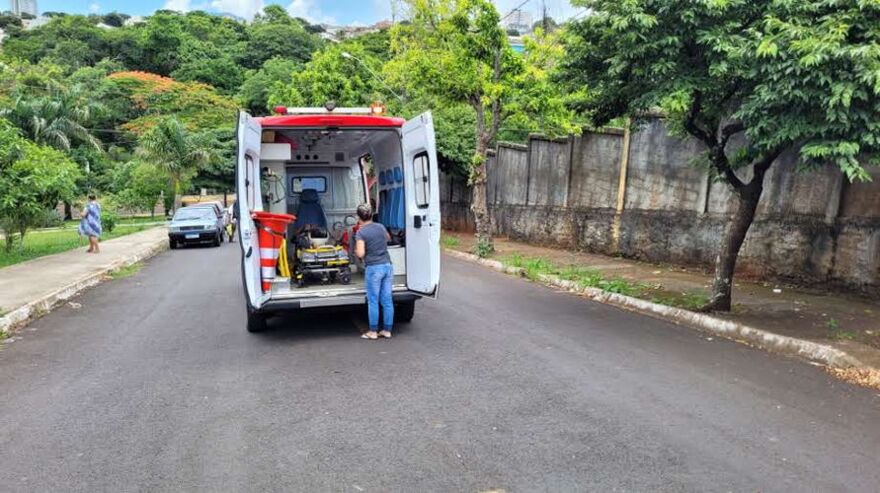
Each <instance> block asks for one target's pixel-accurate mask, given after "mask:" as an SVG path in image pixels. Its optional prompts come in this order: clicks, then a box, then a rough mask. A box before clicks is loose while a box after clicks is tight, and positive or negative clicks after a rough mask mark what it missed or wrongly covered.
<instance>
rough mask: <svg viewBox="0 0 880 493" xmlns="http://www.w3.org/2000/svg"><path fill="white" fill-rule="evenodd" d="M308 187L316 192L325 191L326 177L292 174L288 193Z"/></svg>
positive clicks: (298, 191) (299, 191)
mask: <svg viewBox="0 0 880 493" xmlns="http://www.w3.org/2000/svg"><path fill="white" fill-rule="evenodd" d="M309 188H311V189H313V190H315V191H316V192H318V193H325V192H326V191H327V178H326V177H323V176H294V177H293V178H292V179H291V181H290V193H291V194H294V193H302V191H303V190H308V189H309Z"/></svg>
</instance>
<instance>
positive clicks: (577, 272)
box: [502, 254, 647, 296]
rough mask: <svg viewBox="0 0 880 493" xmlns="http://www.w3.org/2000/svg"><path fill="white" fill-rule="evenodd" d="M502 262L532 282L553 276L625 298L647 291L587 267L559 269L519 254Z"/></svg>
mask: <svg viewBox="0 0 880 493" xmlns="http://www.w3.org/2000/svg"><path fill="white" fill-rule="evenodd" d="M502 262H503V263H504V264H506V265H508V266H510V267H518V268H520V269H522V272H523V276H525V277H526V278H528V279H531V280H532V281H539V280H540V279H541V276H542V275H543V276H555V277H558V278H560V279H564V280H566V281H573V282H575V283H576V284H577V285H578V286H580V287H582V288H596V289H601V290H602V291H607V292H609V293H617V294H623V295H626V296H640V295H641V294H642V293H644V292H645V290H646V289H647V288H646V287H645V286H644V285H643V284H640V283H634V282H631V281H627V280H626V279H621V278H610V279H609V278H606V277H605V276H603V275H602V273H601V272H599V271H598V270H595V269H590V268H588V267H562V268H560V267H558V266H556V265H554V264H553V262H551V261H549V260H547V259H545V258H541V257H523V256H522V255H519V254H513V255H511V256H509V257H506V258H504V259H503V260H502Z"/></svg>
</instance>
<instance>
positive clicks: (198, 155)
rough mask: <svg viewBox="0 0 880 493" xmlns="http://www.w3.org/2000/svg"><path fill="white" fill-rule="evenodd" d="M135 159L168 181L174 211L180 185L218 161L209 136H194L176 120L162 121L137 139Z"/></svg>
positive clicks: (204, 134)
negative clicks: (155, 170)
mask: <svg viewBox="0 0 880 493" xmlns="http://www.w3.org/2000/svg"><path fill="white" fill-rule="evenodd" d="M138 155H139V156H140V157H141V158H143V159H144V160H147V161H149V162H151V163H153V164H154V165H155V166H157V167H158V168H159V169H161V170H162V171H163V172H165V173H167V175H168V176H169V177H170V179H171V189H172V190H173V191H174V196H175V209H176V208H177V206H178V203H179V196H180V194H181V183H183V182H185V181H186V180H189V179H191V178H192V177H193V176H194V175H195V173H196V172H197V171H198V169H199V168H201V167H202V166H205V165H207V164H209V163H210V162H212V161H213V160H214V159H217V155H216V141H215V140H214V139H213V138H212V136H211V135H210V134H207V133H193V132H191V131H189V130H187V129H186V127H184V126H183V125H182V124H181V123H180V122H179V121H178V120H177V119H175V118H172V117H164V118H162V119H161V120H159V121H158V122H157V123H156V125H155V126H154V127H152V128H150V129H149V130H147V131H146V132H145V133H144V134H143V135H142V136H141V137H140V139H139V144H138Z"/></svg>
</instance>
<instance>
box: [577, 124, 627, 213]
mask: <svg viewBox="0 0 880 493" xmlns="http://www.w3.org/2000/svg"><path fill="white" fill-rule="evenodd" d="M622 147H623V132H613V131H608V132H602V133H587V134H584V135H582V136H580V137H575V138H574V139H573V143H572V154H571V156H572V160H571V161H572V162H571V184H570V187H569V196H568V205H569V206H571V207H577V208H597V209H601V208H613V207H614V205H615V204H616V203H617V184H618V175H619V173H620V153H621V150H622Z"/></svg>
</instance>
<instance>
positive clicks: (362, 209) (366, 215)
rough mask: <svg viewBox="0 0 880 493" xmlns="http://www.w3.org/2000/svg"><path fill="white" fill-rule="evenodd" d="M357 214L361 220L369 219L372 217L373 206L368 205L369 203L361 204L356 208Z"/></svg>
mask: <svg viewBox="0 0 880 493" xmlns="http://www.w3.org/2000/svg"><path fill="white" fill-rule="evenodd" d="M357 215H358V217H359V218H361V221H369V220H370V218H371V217H373V208H372V207H370V204H361V205H359V206H358V208H357Z"/></svg>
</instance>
